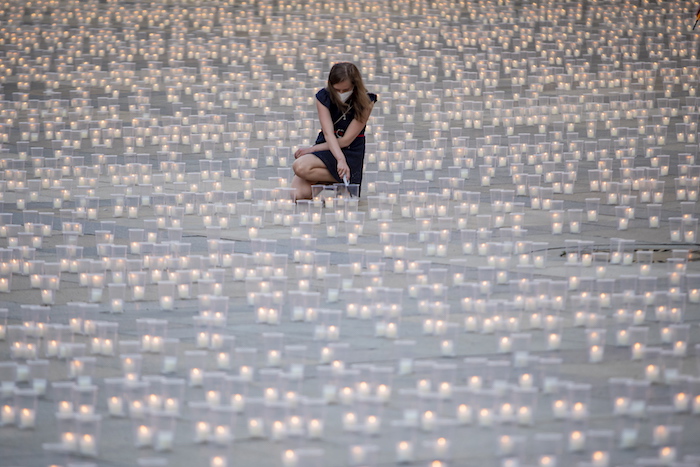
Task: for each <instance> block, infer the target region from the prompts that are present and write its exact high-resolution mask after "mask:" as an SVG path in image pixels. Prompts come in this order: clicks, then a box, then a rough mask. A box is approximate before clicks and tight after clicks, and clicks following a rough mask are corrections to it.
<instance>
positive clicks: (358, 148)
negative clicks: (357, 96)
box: [314, 88, 377, 185]
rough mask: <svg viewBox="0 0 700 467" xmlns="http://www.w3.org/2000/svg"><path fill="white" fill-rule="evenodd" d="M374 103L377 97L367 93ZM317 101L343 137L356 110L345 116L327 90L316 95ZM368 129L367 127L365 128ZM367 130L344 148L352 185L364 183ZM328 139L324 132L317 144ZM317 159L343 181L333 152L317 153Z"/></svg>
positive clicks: (317, 139)
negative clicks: (327, 111) (363, 170)
mask: <svg viewBox="0 0 700 467" xmlns="http://www.w3.org/2000/svg"><path fill="white" fill-rule="evenodd" d="M367 95H368V96H369V98H370V100H371V101H372V102H377V95H376V94H372V93H367ZM316 99H318V101H319V102H320V103H321V104H323V105H324V106H325V107H326V108H328V110H330V112H331V120H333V122H334V124H333V129H334V131H335V134H336V135H337V136H339V137H340V136H342V135H343V133H344V132H345V130H347V129H348V126H349V125H350V122H352V120H353V119H354V118H355V110H354V109H352V108H351V109H350V110H349V111H348V112H347V113H346V114H345V116H343V112H342V111H341V110H340V109H339V108H338V106H337V105H335V104H334V103H333V102H332V101H331V96H330V94H329V93H328V90H327V89H325V88H324V89H321V90H320V91H318V92H317V93H316ZM365 128H366V127H365ZM365 128H363V129H362V131H360V133H359V134H358V135H357V137H356V138H355V140H354V141H353V142H352V143H350V145H349V146H348V147H346V148H342V151H343V154H345V160H346V161H347V163H348V167H350V183H355V184H358V185H359V184H361V183H362V167H363V165H364V160H365ZM325 142H326V138H325V135H324V134H323V131H321V132H319V134H318V137H317V138H316V143H315V144H321V143H325ZM314 154H315V155H316V157H318V158H319V159H321V160H322V161H323V163H324V164H325V165H326V167H327V168H328V171H329V172H330V173H331V175H332V176H333V177H334V178H335V179H336V180H337V181H338V182H340V183H342V182H343V180H341V179H340V177H339V176H338V161H337V160H336V159H335V156H334V155H333V153H332V152H331V151H315V152H314Z"/></svg>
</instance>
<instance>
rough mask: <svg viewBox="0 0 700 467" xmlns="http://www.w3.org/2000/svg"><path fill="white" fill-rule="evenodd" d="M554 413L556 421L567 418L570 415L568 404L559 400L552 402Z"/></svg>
mask: <svg viewBox="0 0 700 467" xmlns="http://www.w3.org/2000/svg"><path fill="white" fill-rule="evenodd" d="M552 412H553V414H554V418H556V419H563V418H566V416H567V415H568V408H567V405H566V402H565V401H564V400H562V399H558V400H555V401H554V402H552Z"/></svg>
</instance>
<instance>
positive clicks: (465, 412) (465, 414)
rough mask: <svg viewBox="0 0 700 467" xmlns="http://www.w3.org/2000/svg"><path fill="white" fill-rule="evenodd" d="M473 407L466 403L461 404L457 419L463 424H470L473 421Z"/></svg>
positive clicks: (458, 408)
mask: <svg viewBox="0 0 700 467" xmlns="http://www.w3.org/2000/svg"><path fill="white" fill-rule="evenodd" d="M472 418H473V414H472V408H471V407H470V406H468V405H466V404H460V405H459V406H458V407H457V420H458V421H459V423H460V424H462V425H468V424H470V423H472Z"/></svg>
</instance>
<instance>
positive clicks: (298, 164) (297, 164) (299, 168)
mask: <svg viewBox="0 0 700 467" xmlns="http://www.w3.org/2000/svg"><path fill="white" fill-rule="evenodd" d="M292 170H293V171H294V175H296V176H297V177H300V178H303V179H306V176H308V174H309V164H308V161H306V160H305V159H304V158H303V157H300V158H299V159H296V160H295V161H294V162H293V163H292Z"/></svg>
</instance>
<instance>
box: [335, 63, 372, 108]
mask: <svg viewBox="0 0 700 467" xmlns="http://www.w3.org/2000/svg"><path fill="white" fill-rule="evenodd" d="M345 80H349V81H350V82H351V83H352V85H353V87H354V90H353V93H352V95H351V96H350V99H348V100H347V102H343V101H341V100H340V97H339V96H338V92H336V90H335V89H334V88H333V85H334V84H338V83H341V82H343V81H345ZM326 89H327V90H328V93H329V94H330V96H331V101H332V102H333V103H334V104H335V105H337V106H338V108H339V109H342V110H346V109H347V108H348V107H349V106H351V105H352V106H353V108H354V109H355V118H356V119H357V120H360V121H366V120H367V118H368V117H369V112H370V110H371V108H372V101H371V100H370V98H369V96H368V95H367V88H365V83H364V82H363V81H362V75H360V70H358V69H357V67H356V66H355V64H353V63H350V62H340V63H336V64H335V65H333V66H332V67H331V71H330V72H329V73H328V85H327V86H326Z"/></svg>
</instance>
